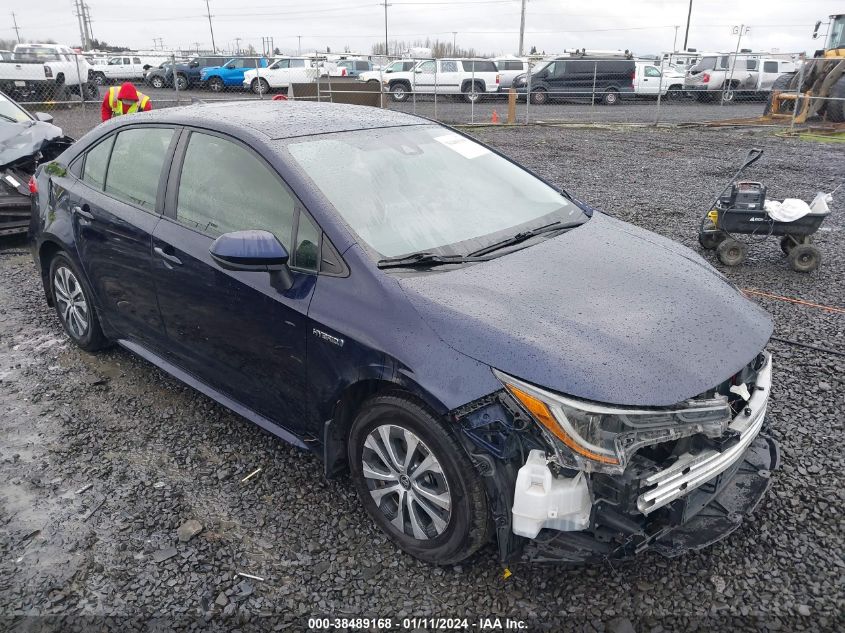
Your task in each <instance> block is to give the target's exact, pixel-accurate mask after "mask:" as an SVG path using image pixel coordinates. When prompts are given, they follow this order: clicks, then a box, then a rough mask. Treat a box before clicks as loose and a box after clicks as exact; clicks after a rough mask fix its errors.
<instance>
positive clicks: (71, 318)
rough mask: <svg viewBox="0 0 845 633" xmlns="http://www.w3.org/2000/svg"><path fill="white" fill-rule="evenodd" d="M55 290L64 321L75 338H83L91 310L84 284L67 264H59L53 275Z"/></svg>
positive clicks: (57, 303)
mask: <svg viewBox="0 0 845 633" xmlns="http://www.w3.org/2000/svg"><path fill="white" fill-rule="evenodd" d="M53 290H54V295H55V300H56V305H57V307H58V308H59V314H60V315H61V317H62V321H64V322H65V324H66V325H67V327H68V330H70V332H71V334H73V336H74V337H75V338H82V337H83V336H85V332H86V331H87V330H88V326H89V318H90V311H89V309H88V301H87V300H86V299H85V293H84V292H83V291H82V285H81V284H80V283H79V280H78V279H77V278H76V275H74V274H73V271H72V270H70V269H69V268H67V267H66V266H59V267H58V268H56V272H55V274H54V275H53Z"/></svg>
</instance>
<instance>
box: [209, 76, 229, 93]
mask: <svg viewBox="0 0 845 633" xmlns="http://www.w3.org/2000/svg"><path fill="white" fill-rule="evenodd" d="M225 87H226V86H225V85H223V80H222V79H220V77H212V78H211V79H209V80H208V89H209V90H211V91H212V92H222V91H223V88H225Z"/></svg>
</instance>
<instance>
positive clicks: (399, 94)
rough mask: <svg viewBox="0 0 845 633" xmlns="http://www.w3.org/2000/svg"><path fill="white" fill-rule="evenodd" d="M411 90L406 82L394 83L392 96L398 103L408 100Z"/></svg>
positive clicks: (391, 91) (391, 88)
mask: <svg viewBox="0 0 845 633" xmlns="http://www.w3.org/2000/svg"><path fill="white" fill-rule="evenodd" d="M409 94H410V91H409V90H408V86H406V85H405V84H394V85H392V86H391V87H390V98H391V99H393V100H394V101H395V102H397V103H402V102H403V101H407V100H408V95H409Z"/></svg>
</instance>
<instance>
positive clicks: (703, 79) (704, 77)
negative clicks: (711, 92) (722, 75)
mask: <svg viewBox="0 0 845 633" xmlns="http://www.w3.org/2000/svg"><path fill="white" fill-rule="evenodd" d="M709 82H710V74H709V73H704V74H703V75H701V83H703V84H706V83H709Z"/></svg>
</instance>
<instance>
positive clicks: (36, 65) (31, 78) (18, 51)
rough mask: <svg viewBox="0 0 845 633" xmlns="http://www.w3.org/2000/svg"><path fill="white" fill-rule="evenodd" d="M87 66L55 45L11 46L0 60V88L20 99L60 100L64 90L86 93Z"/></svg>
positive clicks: (81, 59) (65, 91)
mask: <svg viewBox="0 0 845 633" xmlns="http://www.w3.org/2000/svg"><path fill="white" fill-rule="evenodd" d="M89 69H90V67H89V65H88V62H87V60H86V59H85V57H84V56H82V55H76V54H75V53H74V51H73V50H71V49H70V48H68V47H67V46H62V45H59V44H37V43H27V44H18V45H17V46H15V49H14V52H13V54H12V59H11V60H10V61H2V62H0V90H2V91H4V92H6V93H7V94H9V95H11V96H13V97H15V98H18V99H20V100H23V101H29V100H39V99H41V100H44V99H54V100H63V99H64V98H65V97H66V95H67V94H68V93H70V94H77V95H78V94H81V92H82V91H87V92H88V93H89V94H93V93H95V92H96V89H91V88H89V87H88V73H89Z"/></svg>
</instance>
